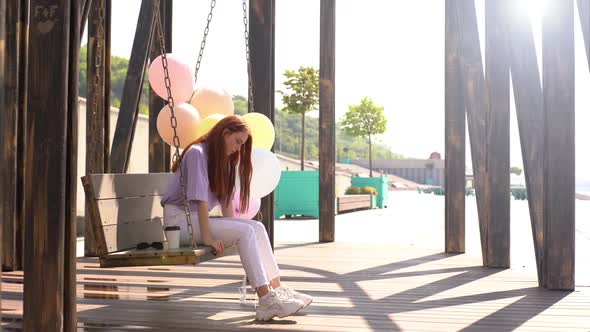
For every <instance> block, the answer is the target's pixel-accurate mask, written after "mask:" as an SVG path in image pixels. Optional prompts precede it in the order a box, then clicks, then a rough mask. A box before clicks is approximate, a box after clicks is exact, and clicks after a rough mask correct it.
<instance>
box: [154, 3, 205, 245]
mask: <svg viewBox="0 0 590 332" xmlns="http://www.w3.org/2000/svg"><path fill="white" fill-rule="evenodd" d="M153 11H154V17H153V19H154V20H155V23H156V32H157V37H158V41H159V46H160V54H161V56H162V67H163V68H164V84H165V85H166V94H167V97H168V98H167V101H168V108H169V109H170V126H171V127H172V130H173V131H174V138H173V142H174V157H173V162H176V161H177V160H180V139H179V138H178V133H177V125H178V121H177V120H176V116H175V115H174V98H172V91H171V88H170V86H171V84H170V75H169V72H168V58H167V57H166V48H165V46H164V29H163V28H162V21H161V19H160V0H154V10H153ZM178 169H179V171H180V188H181V190H182V200H183V204H184V213H185V215H186V228H187V230H188V234H189V236H190V239H191V247H192V248H193V249H197V243H196V241H195V236H194V232H193V223H192V222H191V212H190V207H189V202H188V198H187V193H186V181H185V176H184V171H183V169H182V165H181V163H179V164H178Z"/></svg>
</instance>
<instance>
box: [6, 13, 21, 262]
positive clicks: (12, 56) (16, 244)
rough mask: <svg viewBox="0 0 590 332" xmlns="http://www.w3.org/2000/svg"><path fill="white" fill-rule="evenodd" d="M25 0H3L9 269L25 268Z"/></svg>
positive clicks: (7, 254)
mask: <svg viewBox="0 0 590 332" xmlns="http://www.w3.org/2000/svg"><path fill="white" fill-rule="evenodd" d="M25 8H26V7H24V5H23V3H22V1H10V2H8V3H5V4H4V14H5V16H4V23H3V24H2V28H3V33H4V38H2V41H1V42H2V55H3V61H2V62H1V64H2V69H3V70H4V74H3V77H2V80H0V82H2V87H1V88H2V92H3V93H4V98H3V100H2V102H1V103H0V105H1V108H2V112H0V130H1V134H0V150H1V151H0V155H2V156H3V158H2V166H1V167H0V188H2V191H1V192H0V216H2V237H1V239H2V254H3V256H2V266H3V268H4V269H7V270H20V269H21V268H22V236H23V234H22V230H23V226H22V210H21V207H22V205H21V197H22V196H21V195H22V167H23V165H22V147H21V146H19V141H20V142H22V138H20V136H22V129H23V119H24V117H23V115H22V113H24V110H23V109H22V108H21V105H22V94H23V92H24V87H23V84H24V82H23V80H22V76H21V72H22V70H23V68H22V67H23V66H24V65H25V63H26V62H25V61H24V59H25V58H26V55H23V54H21V51H22V43H23V42H25V41H26V38H25V35H24V34H23V29H22V27H23V26H24V22H23V21H22V20H23V18H24V13H23V10H24V9H25Z"/></svg>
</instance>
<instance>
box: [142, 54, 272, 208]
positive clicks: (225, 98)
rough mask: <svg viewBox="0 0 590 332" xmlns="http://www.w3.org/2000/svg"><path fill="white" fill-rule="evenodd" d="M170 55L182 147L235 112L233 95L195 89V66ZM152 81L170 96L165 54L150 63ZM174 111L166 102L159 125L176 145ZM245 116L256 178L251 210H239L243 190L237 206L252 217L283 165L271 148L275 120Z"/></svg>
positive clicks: (164, 95)
mask: <svg viewBox="0 0 590 332" xmlns="http://www.w3.org/2000/svg"><path fill="white" fill-rule="evenodd" d="M166 59H167V63H168V76H169V78H170V93H171V95H172V98H173V99H174V115H175V117H176V134H177V136H178V138H179V141H180V148H185V147H186V146H187V145H188V144H189V143H190V142H192V141H194V140H196V139H198V138H199V137H201V136H202V135H204V134H206V133H207V132H208V131H209V130H210V129H211V128H213V126H215V124H217V122H219V120H221V119H223V118H224V117H225V116H227V115H231V114H234V104H233V99H232V96H231V95H230V94H229V93H228V92H227V91H225V90H224V89H220V88H212V87H201V88H199V89H194V87H193V74H192V70H191V67H190V66H189V65H188V64H187V63H184V62H183V61H181V60H180V59H179V58H177V57H176V56H174V55H173V54H170V53H168V54H166ZM149 82H150V86H151V88H152V90H154V92H155V93H156V94H157V95H158V96H160V97H161V98H163V99H165V100H168V89H167V87H166V84H165V80H164V67H163V65H162V56H158V57H157V58H155V59H154V61H152V63H151V64H150V67H149ZM170 115H171V114H170V108H169V107H168V105H166V106H164V108H162V110H160V113H159V114H158V119H157V122H156V127H157V129H158V133H159V134H160V137H162V140H164V142H166V143H167V144H169V145H171V146H174V139H173V138H174V130H173V128H172V121H171V119H170ZM242 118H243V119H244V121H245V122H246V123H247V124H248V126H249V127H250V131H251V132H252V144H253V146H252V181H251V185H250V201H249V204H248V209H247V211H245V212H244V213H241V212H240V211H239V201H240V193H239V192H236V194H235V196H234V199H233V209H234V216H235V217H236V218H246V219H251V218H253V217H254V216H255V215H256V213H258V210H259V209H260V199H261V198H262V197H264V196H266V195H268V194H270V193H271V192H272V191H273V190H274V189H275V188H276V186H277V185H278V183H279V179H280V177H281V167H280V164H279V160H278V159H277V157H276V155H275V154H274V153H272V152H271V151H270V149H271V148H272V145H273V143H274V140H275V131H274V126H273V124H272V122H271V121H270V120H269V119H268V118H267V117H266V116H265V115H263V114H260V113H247V114H245V115H244V116H242ZM236 188H237V189H239V188H240V185H239V182H238V183H236Z"/></svg>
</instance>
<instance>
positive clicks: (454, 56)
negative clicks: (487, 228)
mask: <svg viewBox="0 0 590 332" xmlns="http://www.w3.org/2000/svg"><path fill="white" fill-rule="evenodd" d="M460 1H462V0H447V1H446V2H445V192H446V194H445V252H451V253H464V252H465V107H466V106H465V95H464V94H465V93H464V88H463V87H464V86H463V80H462V75H461V66H462V64H461V59H460V56H461V54H460V45H459V38H460V34H459V19H460V18H459V16H458V15H459V10H458V5H459V2H460Z"/></svg>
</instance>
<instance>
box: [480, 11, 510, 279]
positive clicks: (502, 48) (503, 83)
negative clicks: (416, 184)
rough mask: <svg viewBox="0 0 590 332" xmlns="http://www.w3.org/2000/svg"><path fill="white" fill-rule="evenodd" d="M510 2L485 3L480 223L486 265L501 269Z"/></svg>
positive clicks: (505, 251) (506, 208)
mask: <svg viewBox="0 0 590 332" xmlns="http://www.w3.org/2000/svg"><path fill="white" fill-rule="evenodd" d="M507 1H508V0H494V1H486V3H485V15H486V19H485V25H486V28H485V38H486V41H485V49H486V50H485V62H486V63H485V73H486V74H485V80H486V86H487V93H488V96H489V109H488V112H489V113H488V114H487V130H486V132H487V135H486V136H487V141H486V144H485V145H486V146H487V151H486V152H487V153H486V154H485V161H487V165H486V167H487V174H488V182H487V183H486V186H487V187H488V188H489V191H488V196H487V204H486V206H487V208H488V211H487V219H486V220H485V221H486V222H487V223H488V224H487V225H486V226H480V228H486V229H487V232H486V239H485V240H484V241H482V257H483V262H484V266H489V267H502V268H505V267H510V70H509V62H508V61H509V49H508V39H507V38H508V36H507V35H506V31H505V26H506V24H505V22H504V19H505V18H506V16H507V15H510V13H509V12H507V10H506V9H507ZM476 148H477V147H476ZM480 222H481V220H480ZM484 244H485V245H484Z"/></svg>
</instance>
